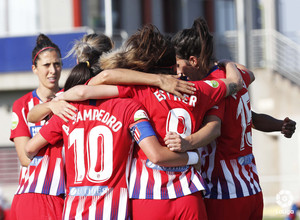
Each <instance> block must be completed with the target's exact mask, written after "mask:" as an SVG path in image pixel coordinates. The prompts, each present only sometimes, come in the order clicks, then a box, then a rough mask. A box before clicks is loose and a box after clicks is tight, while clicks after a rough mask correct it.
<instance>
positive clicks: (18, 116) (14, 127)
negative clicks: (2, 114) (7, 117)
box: [10, 100, 31, 141]
mask: <svg viewBox="0 0 300 220" xmlns="http://www.w3.org/2000/svg"><path fill="white" fill-rule="evenodd" d="M25 111H26V110H25V108H24V105H23V104H22V102H21V100H17V101H15V103H14V104H13V108H12V118H11V134H10V140H11V141H12V140H13V139H14V138H15V137H22V136H25V137H31V134H30V131H29V128H28V126H27V118H26V117H27V113H26V112H25Z"/></svg>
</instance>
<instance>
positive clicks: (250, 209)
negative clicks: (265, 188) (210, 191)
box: [204, 192, 263, 220]
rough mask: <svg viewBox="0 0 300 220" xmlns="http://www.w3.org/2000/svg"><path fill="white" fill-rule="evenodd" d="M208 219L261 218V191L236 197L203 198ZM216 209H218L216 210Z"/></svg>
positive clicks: (238, 219)
mask: <svg viewBox="0 0 300 220" xmlns="http://www.w3.org/2000/svg"><path fill="white" fill-rule="evenodd" d="M204 202H205V207H206V213H207V217H208V219H209V220H219V219H231V220H240V219H244V220H247V219H257V220H259V219H262V214H263V201H262V194H261V192H260V193H258V194H256V195H252V196H246V197H242V198H236V199H205V200H204ZM216 210H218V211H217V212H216Z"/></svg>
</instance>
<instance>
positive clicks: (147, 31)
mask: <svg viewBox="0 0 300 220" xmlns="http://www.w3.org/2000/svg"><path fill="white" fill-rule="evenodd" d="M174 64H176V57H175V50H174V48H173V46H172V45H171V42H170V41H169V40H168V39H167V38H166V37H164V36H163V35H162V34H161V33H160V32H159V30H158V29H157V28H156V27H155V26H154V25H152V24H148V25H145V26H144V27H143V28H142V29H139V30H138V31H137V32H136V33H135V34H133V35H132V36H131V37H130V38H129V39H128V40H127V41H126V43H125V44H124V45H123V46H122V47H121V48H120V49H118V50H115V51H113V52H111V53H107V54H103V55H102V57H101V58H100V67H101V69H112V68H127V69H133V70H139V71H144V72H154V69H155V68H156V67H163V66H172V65H174Z"/></svg>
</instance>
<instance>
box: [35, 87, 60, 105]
mask: <svg viewBox="0 0 300 220" xmlns="http://www.w3.org/2000/svg"><path fill="white" fill-rule="evenodd" d="M58 91H59V88H56V89H53V90H51V89H48V88H45V87H41V86H39V87H38V88H37V90H36V93H37V95H38V97H39V98H40V99H41V100H42V101H43V102H47V101H49V100H51V99H53V98H54V97H55V94H56V93H57V92H58Z"/></svg>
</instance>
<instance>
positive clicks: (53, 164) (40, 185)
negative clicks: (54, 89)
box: [10, 90, 65, 196]
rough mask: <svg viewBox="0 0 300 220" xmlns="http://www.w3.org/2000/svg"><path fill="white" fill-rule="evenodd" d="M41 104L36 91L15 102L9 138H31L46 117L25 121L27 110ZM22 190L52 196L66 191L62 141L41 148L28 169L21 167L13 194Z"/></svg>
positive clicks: (22, 191) (20, 192)
mask: <svg viewBox="0 0 300 220" xmlns="http://www.w3.org/2000/svg"><path fill="white" fill-rule="evenodd" d="M40 103H42V101H41V100H40V99H39V97H38V96H37V93H36V90H34V91H32V92H30V93H27V94H26V95H24V96H22V97H21V98H19V99H18V100H16V101H15V102H14V105H13V113H12V127H11V136H10V139H11V140H12V141H13V139H14V138H16V137H22V136H25V137H30V138H32V137H33V136H34V135H35V134H37V133H38V132H39V130H40V128H41V127H42V126H43V125H44V124H45V120H43V121H41V122H38V123H30V122H28V121H27V115H28V112H29V111H30V110H31V109H32V108H33V107H34V106H35V105H37V104H40ZM22 193H42V194H47V195H54V196H57V195H61V194H64V193H65V177H64V161H63V154H62V142H60V143H58V144H56V145H55V146H51V147H50V146H49V147H47V148H44V149H42V150H41V151H40V152H39V153H38V154H37V155H36V156H35V157H34V158H33V160H32V161H31V163H30V165H29V166H28V167H27V168H26V167H22V168H21V172H20V179H19V186H18V189H17V192H16V194H22Z"/></svg>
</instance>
